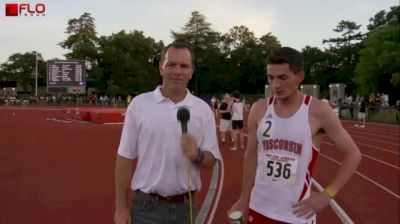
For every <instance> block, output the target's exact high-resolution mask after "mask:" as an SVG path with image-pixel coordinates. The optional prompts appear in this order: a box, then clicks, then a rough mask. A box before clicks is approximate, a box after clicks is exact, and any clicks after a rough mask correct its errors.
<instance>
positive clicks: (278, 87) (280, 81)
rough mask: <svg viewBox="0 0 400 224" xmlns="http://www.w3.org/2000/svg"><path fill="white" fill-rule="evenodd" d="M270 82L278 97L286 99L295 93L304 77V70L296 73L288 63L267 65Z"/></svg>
mask: <svg viewBox="0 0 400 224" xmlns="http://www.w3.org/2000/svg"><path fill="white" fill-rule="evenodd" d="M267 78H268V84H269V85H270V86H271V88H272V91H273V93H274V95H275V96H276V97H277V98H278V99H285V98H288V97H289V96H291V95H292V94H293V93H295V92H296V91H297V90H298V88H299V85H300V83H301V82H302V81H303V79H304V72H303V71H301V72H298V73H294V72H293V71H292V70H291V69H290V67H289V64H288V63H284V64H268V65H267Z"/></svg>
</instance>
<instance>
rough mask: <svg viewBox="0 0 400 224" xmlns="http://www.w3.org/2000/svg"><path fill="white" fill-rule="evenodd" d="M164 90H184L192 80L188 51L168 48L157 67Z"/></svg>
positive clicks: (190, 60) (190, 59)
mask: <svg viewBox="0 0 400 224" xmlns="http://www.w3.org/2000/svg"><path fill="white" fill-rule="evenodd" d="M159 69H160V73H161V76H162V77H163V85H164V86H165V87H166V88H173V89H177V88H178V89H181V88H183V89H185V88H186V87H187V84H188V82H189V80H190V79H191V78H192V74H193V66H192V57H191V55H190V51H189V50H188V49H180V48H174V47H170V48H168V50H167V52H166V54H165V58H164V60H163V61H162V62H161V63H160V66H159Z"/></svg>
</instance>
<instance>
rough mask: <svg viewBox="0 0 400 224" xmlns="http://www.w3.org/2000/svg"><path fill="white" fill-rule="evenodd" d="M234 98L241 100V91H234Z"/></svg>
mask: <svg viewBox="0 0 400 224" xmlns="http://www.w3.org/2000/svg"><path fill="white" fill-rule="evenodd" d="M232 96H233V97H234V98H239V97H240V92H239V90H235V91H233V92H232Z"/></svg>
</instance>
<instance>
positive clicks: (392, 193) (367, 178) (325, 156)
mask: <svg viewBox="0 0 400 224" xmlns="http://www.w3.org/2000/svg"><path fill="white" fill-rule="evenodd" d="M319 154H320V155H321V156H322V157H324V158H326V159H328V160H330V161H332V162H334V163H336V164H338V165H340V164H342V163H341V162H338V161H336V160H335V159H332V158H330V157H329V156H327V155H325V154H323V153H319ZM355 173H356V174H357V175H359V176H360V177H362V178H364V179H366V180H368V181H369V182H371V183H372V184H375V185H376V186H378V187H380V188H382V190H384V191H386V192H387V193H389V194H391V195H393V196H394V197H396V198H397V199H400V196H399V195H397V194H396V193H394V192H393V191H391V190H389V189H388V188H386V187H384V186H382V185H381V184H379V183H378V182H376V181H374V180H372V179H371V178H369V177H367V176H365V175H364V174H362V173H360V172H358V171H355Z"/></svg>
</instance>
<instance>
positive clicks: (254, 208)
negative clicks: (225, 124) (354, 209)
mask: <svg viewBox="0 0 400 224" xmlns="http://www.w3.org/2000/svg"><path fill="white" fill-rule="evenodd" d="M266 66H267V78H268V84H269V85H270V86H271V87H272V90H273V93H274V95H273V96H272V97H269V98H268V99H264V100H259V101H257V102H256V103H255V104H254V105H253V107H252V109H251V111H250V115H249V118H248V129H249V133H248V134H249V137H248V141H247V150H246V153H245V157H244V168H243V185H242V192H241V195H240V198H239V200H238V201H237V202H236V203H235V204H234V205H233V206H232V207H231V209H230V210H229V211H228V214H230V213H231V212H233V211H241V212H242V213H243V214H246V213H247V210H248V215H247V220H248V223H251V224H259V223H263V224H265V223H296V224H298V223H302V224H305V223H307V224H315V217H316V213H318V212H319V211H320V210H321V209H323V208H325V207H326V206H327V205H328V204H329V202H330V201H331V199H332V198H333V197H334V196H335V195H336V194H337V193H338V192H339V191H340V190H341V189H342V188H343V186H344V185H345V184H346V183H347V182H348V181H349V179H350V178H351V176H352V175H353V173H354V171H355V169H356V168H357V167H358V165H359V163H360V161H361V155H360V151H359V149H358V147H357V145H356V144H355V143H354V141H353V140H352V138H351V137H350V135H349V134H348V133H347V131H346V130H345V129H344V128H343V126H342V125H341V123H340V120H339V119H338V118H337V116H336V115H335V113H334V111H333V110H332V109H331V108H330V107H329V105H328V104H326V103H324V102H321V101H320V100H318V99H316V98H313V97H311V96H307V95H304V94H303V93H301V92H300V91H299V85H300V83H301V82H302V81H303V80H304V71H303V57H302V55H301V53H300V52H298V51H296V50H294V49H292V48H289V47H283V48H279V49H277V50H275V51H274V52H273V53H272V54H271V55H270V56H269V57H268V59H267V61H266ZM324 134H327V135H328V137H329V138H330V139H331V140H332V141H333V143H334V144H335V146H336V148H337V149H338V150H339V152H341V153H342V154H343V156H344V157H343V161H342V163H341V165H340V167H339V169H338V172H337V174H336V176H335V177H334V178H333V179H332V181H331V182H330V183H328V185H327V187H326V188H325V191H323V192H318V193H313V194H311V177H312V171H313V166H314V164H315V161H316V157H317V155H318V152H319V148H320V145H321V142H322V140H323V135H324Z"/></svg>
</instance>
